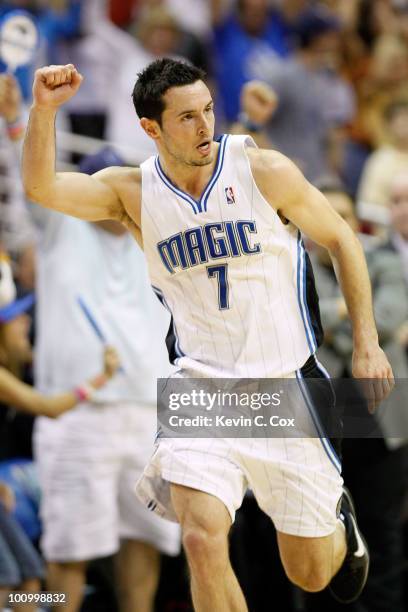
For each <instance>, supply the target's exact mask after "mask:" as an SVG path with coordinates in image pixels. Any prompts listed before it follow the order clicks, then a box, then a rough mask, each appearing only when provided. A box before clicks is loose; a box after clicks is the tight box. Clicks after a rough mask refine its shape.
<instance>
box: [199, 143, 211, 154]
mask: <svg viewBox="0 0 408 612" xmlns="http://www.w3.org/2000/svg"><path fill="white" fill-rule="evenodd" d="M197 149H198V150H199V151H200V153H202V154H203V155H208V154H209V153H210V151H211V141H210V140H205V141H204V142H202V143H201V144H200V145H198V147H197Z"/></svg>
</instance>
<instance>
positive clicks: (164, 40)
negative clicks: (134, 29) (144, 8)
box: [138, 7, 180, 56]
mask: <svg viewBox="0 0 408 612" xmlns="http://www.w3.org/2000/svg"><path fill="white" fill-rule="evenodd" d="M179 35H180V32H179V28H178V25H177V23H176V21H175V20H174V19H173V17H172V16H171V15H170V14H169V13H168V12H167V10H166V9H165V8H163V7H157V8H153V9H151V10H150V11H149V12H148V13H147V14H146V15H145V17H144V18H143V19H142V21H141V22H140V23H139V27H138V38H139V40H140V42H141V43H142V45H143V46H144V47H145V49H147V50H148V51H150V53H152V54H153V55H157V56H161V55H172V54H173V53H175V50H176V47H177V44H178V41H179Z"/></svg>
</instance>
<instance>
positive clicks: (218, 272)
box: [207, 264, 229, 310]
mask: <svg viewBox="0 0 408 612" xmlns="http://www.w3.org/2000/svg"><path fill="white" fill-rule="evenodd" d="M207 275H208V278H216V279H217V281H218V307H219V309H220V310H227V309H228V308H229V286H228V264H222V265H219V266H207Z"/></svg>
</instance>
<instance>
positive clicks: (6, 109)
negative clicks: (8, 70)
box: [0, 74, 21, 123]
mask: <svg viewBox="0 0 408 612" xmlns="http://www.w3.org/2000/svg"><path fill="white" fill-rule="evenodd" d="M20 114H21V92H20V87H19V85H18V83H17V81H16V79H15V78H14V77H13V76H12V75H11V74H0V117H3V118H4V119H5V120H6V121H7V122H8V123H13V121H15V120H16V119H18V117H19V116H20Z"/></svg>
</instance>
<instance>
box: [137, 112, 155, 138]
mask: <svg viewBox="0 0 408 612" xmlns="http://www.w3.org/2000/svg"><path fill="white" fill-rule="evenodd" d="M140 125H141V127H142V128H143V129H144V131H145V132H146V134H147V135H148V136H150V138H153V140H157V138H159V136H160V126H159V124H158V123H157V121H155V120H154V119H147V117H142V118H141V120H140Z"/></svg>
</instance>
